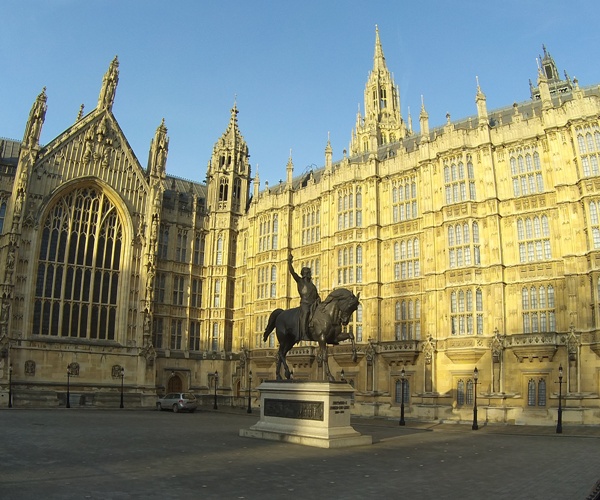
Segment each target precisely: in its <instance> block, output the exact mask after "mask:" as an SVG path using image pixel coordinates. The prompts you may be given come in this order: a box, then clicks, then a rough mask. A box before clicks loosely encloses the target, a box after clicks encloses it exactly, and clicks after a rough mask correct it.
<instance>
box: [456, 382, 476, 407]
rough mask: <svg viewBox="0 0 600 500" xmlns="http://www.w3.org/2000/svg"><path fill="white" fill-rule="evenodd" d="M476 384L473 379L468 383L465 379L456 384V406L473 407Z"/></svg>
mask: <svg viewBox="0 0 600 500" xmlns="http://www.w3.org/2000/svg"><path fill="white" fill-rule="evenodd" d="M474 387H475V384H474V383H473V380H472V379H468V380H467V381H466V382H465V381H464V380H463V379H459V380H458V382H457V383H456V405H457V406H471V405H473V394H474Z"/></svg>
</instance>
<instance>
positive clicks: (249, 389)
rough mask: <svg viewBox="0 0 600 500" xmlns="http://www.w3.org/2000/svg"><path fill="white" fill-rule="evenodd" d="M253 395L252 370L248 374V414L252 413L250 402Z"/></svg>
mask: <svg viewBox="0 0 600 500" xmlns="http://www.w3.org/2000/svg"><path fill="white" fill-rule="evenodd" d="M251 394H252V370H250V371H249V372H248V413H252V402H251V400H250V397H251Z"/></svg>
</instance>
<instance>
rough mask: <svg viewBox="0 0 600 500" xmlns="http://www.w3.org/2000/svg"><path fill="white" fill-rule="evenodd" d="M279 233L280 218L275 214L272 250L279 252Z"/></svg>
mask: <svg viewBox="0 0 600 500" xmlns="http://www.w3.org/2000/svg"><path fill="white" fill-rule="evenodd" d="M278 232H279V216H278V215H277V214H273V236H272V238H271V242H272V243H273V244H272V246H271V248H272V250H277V233H278Z"/></svg>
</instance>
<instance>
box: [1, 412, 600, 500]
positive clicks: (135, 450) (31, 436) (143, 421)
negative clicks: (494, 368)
mask: <svg viewBox="0 0 600 500" xmlns="http://www.w3.org/2000/svg"><path fill="white" fill-rule="evenodd" d="M256 411H257V410H255V413H254V414H251V415H248V414H247V413H245V412H242V411H234V410H231V409H224V408H220V409H219V410H218V411H213V410H211V409H205V410H199V411H197V412H196V413H194V414H173V413H170V412H157V411H151V410H137V411H135V410H128V409H123V410H94V409H77V408H71V409H66V408H61V409H52V410H26V409H18V408H13V409H11V410H9V409H2V410H0V426H1V427H0V429H1V434H0V436H1V445H0V498H2V499H4V500H7V499H33V498H35V499H38V498H39V499H61V498H67V499H72V498H77V499H80V498H81V499H86V498H93V499H134V498H135V499H138V498H139V499H142V498H143V499H154V498H167V499H168V498H177V499H188V498H190V499H200V498H202V499H213V498H219V499H241V498H244V499H265V498H267V499H271V498H286V499H294V500H297V499H311V500H317V499H321V498H326V499H328V500H329V499H337V498H340V499H342V498H343V499H354V498H361V499H363V498H369V497H372V496H373V495H378V497H379V498H402V499H408V500H410V499H434V498H435V499H460V500H467V499H482V498H485V499H486V500H493V499H528V500H531V499H544V500H551V499H560V500H569V499H574V500H575V499H576V500H583V499H585V498H586V497H587V496H588V494H589V493H590V492H591V490H592V488H593V487H594V484H595V483H596V481H597V480H599V479H600V427H569V426H565V427H564V432H563V434H561V435H558V434H556V433H555V428H553V427H525V426H519V427H514V426H513V427H505V426H481V425H480V429H479V430H478V431H472V430H471V428H470V426H467V425H464V426H463V425H455V424H445V425H432V424H429V425H426V424H417V423H414V422H411V421H407V425H406V427H399V426H398V423H397V421H390V420H383V419H353V426H354V427H355V429H357V430H358V431H360V432H361V433H363V434H369V435H372V436H373V440H374V444H372V445H370V446H360V447H356V448H346V449H341V450H340V449H337V450H327V449H320V448H310V447H304V446H300V445H293V444H287V443H279V442H272V441H262V440H257V439H250V438H242V437H239V436H238V431H239V429H240V428H248V427H250V426H251V425H253V424H254V423H255V422H256V421H257V420H258V414H257V413H256ZM383 495H386V496H385V497H384V496H383Z"/></svg>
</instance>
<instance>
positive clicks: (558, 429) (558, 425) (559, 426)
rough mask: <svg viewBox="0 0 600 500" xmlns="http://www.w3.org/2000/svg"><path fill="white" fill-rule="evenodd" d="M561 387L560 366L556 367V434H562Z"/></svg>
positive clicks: (561, 369)
mask: <svg viewBox="0 0 600 500" xmlns="http://www.w3.org/2000/svg"><path fill="white" fill-rule="evenodd" d="M562 385H563V368H562V364H561V365H559V366H558V421H557V422H556V433H557V434H562Z"/></svg>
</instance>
